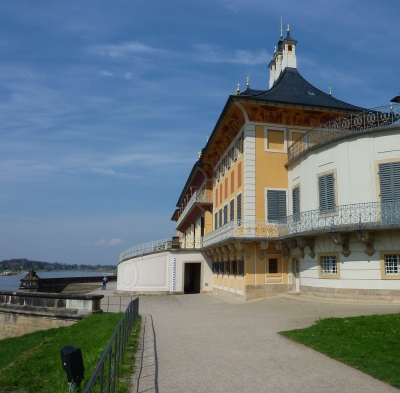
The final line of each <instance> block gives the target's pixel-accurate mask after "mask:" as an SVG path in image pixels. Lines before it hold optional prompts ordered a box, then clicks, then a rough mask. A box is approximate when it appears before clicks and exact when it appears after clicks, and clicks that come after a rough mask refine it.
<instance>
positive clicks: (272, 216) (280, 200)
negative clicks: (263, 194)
mask: <svg viewBox="0 0 400 393" xmlns="http://www.w3.org/2000/svg"><path fill="white" fill-rule="evenodd" d="M285 217H286V191H278V190H267V220H268V221H269V222H273V221H277V220H281V219H283V218H285Z"/></svg>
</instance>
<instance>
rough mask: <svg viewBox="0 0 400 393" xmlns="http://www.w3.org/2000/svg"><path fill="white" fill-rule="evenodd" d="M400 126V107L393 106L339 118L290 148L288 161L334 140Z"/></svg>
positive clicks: (313, 131)
mask: <svg viewBox="0 0 400 393" xmlns="http://www.w3.org/2000/svg"><path fill="white" fill-rule="evenodd" d="M399 125H400V105H398V104H391V105H388V106H382V107H379V108H375V109H368V110H365V111H363V112H357V113H350V114H347V115H345V116H341V117H337V118H335V119H333V120H330V121H328V122H326V123H322V124H320V125H319V126H317V127H315V128H313V129H311V130H310V131H308V132H306V133H305V134H304V135H303V136H302V137H301V138H299V139H298V140H297V141H296V142H294V143H293V144H292V145H291V146H290V147H289V148H288V161H289V162H290V161H292V160H294V159H295V158H297V157H299V156H301V155H302V154H303V153H304V152H306V151H307V150H309V149H311V148H315V147H316V146H320V145H323V144H325V143H328V142H330V141H332V140H335V139H338V138H343V137H347V136H349V135H352V134H360V133H365V132H370V131H372V130H374V129H385V128H389V127H393V126H399Z"/></svg>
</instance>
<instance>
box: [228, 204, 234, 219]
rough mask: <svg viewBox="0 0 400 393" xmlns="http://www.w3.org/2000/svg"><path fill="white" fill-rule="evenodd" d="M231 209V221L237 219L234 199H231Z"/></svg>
mask: <svg viewBox="0 0 400 393" xmlns="http://www.w3.org/2000/svg"><path fill="white" fill-rule="evenodd" d="M229 210H230V217H229V221H233V220H234V219H235V200H234V199H231V202H230V207H229Z"/></svg>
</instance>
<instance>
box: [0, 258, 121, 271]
mask: <svg viewBox="0 0 400 393" xmlns="http://www.w3.org/2000/svg"><path fill="white" fill-rule="evenodd" d="M32 265H33V266H35V270H37V271H40V270H42V271H43V270H45V271H52V270H75V269H76V270H99V269H106V270H113V269H116V265H85V264H80V265H78V264H76V263H75V264H73V265H70V264H66V263H60V262H43V261H33V260H30V259H26V258H19V259H5V260H3V261H0V271H2V270H11V271H19V270H29V268H30V267H31V266H32Z"/></svg>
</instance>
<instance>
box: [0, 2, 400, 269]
mask: <svg viewBox="0 0 400 393" xmlns="http://www.w3.org/2000/svg"><path fill="white" fill-rule="evenodd" d="M399 15H400V2H399V1H398V0H388V1H385V2H380V3H378V2H376V1H371V0H364V1H361V0H351V1H350V0H347V1H343V0H335V1H331V0H305V1H301V2H299V1H298V0H281V1H273V0H269V1H266V0H247V1H243V0H240V1H239V0H213V1H207V0H199V1H197V0H185V1H165V0H164V1H162V0H146V1H142V0H131V1H124V0H118V1H102V0H96V1H95V0H92V1H85V0H79V1H75V0H68V1H40V0H36V1H35V2H32V1H18V0H17V1H3V2H1V3H0V136H1V143H0V260H2V259H9V258H30V259H36V260H44V261H48V262H52V261H57V262H65V263H78V264H79V263H90V264H98V263H100V264H112V263H117V262H118V256H119V253H120V252H121V251H123V250H124V249H126V248H129V247H131V246H133V245H135V244H138V243H142V242H147V241H151V240H156V239H163V238H167V237H171V236H173V235H174V223H173V222H172V221H170V218H171V216H172V213H173V211H174V208H175V204H176V202H177V199H178V197H179V195H180V192H181V190H182V187H183V185H184V183H185V181H186V179H187V176H188V174H189V172H190V170H191V168H192V166H193V164H194V162H195V161H196V160H197V152H198V151H199V150H201V148H202V147H204V145H205V143H206V140H207V136H209V135H210V134H211V131H212V129H213V127H214V125H215V122H216V121H217V119H218V116H219V114H220V111H221V110H222V108H223V106H224V105H225V102H226V100H227V98H228V96H229V94H231V93H232V91H233V90H234V89H235V88H236V86H237V83H240V84H241V87H242V89H243V87H244V86H245V81H246V76H247V75H248V76H250V82H251V87H252V88H256V89H267V88H268V81H269V70H268V63H269V61H270V60H271V58H272V54H273V48H274V45H276V43H277V41H278V39H279V32H278V28H279V24H280V17H282V19H283V25H284V30H286V29H285V28H286V25H287V24H288V23H289V24H290V28H291V35H292V37H293V38H295V39H296V40H298V44H297V48H296V53H297V61H298V70H299V72H300V73H301V74H302V75H303V77H305V78H306V79H307V80H308V81H309V82H310V83H311V84H313V85H314V86H316V87H317V88H319V89H321V90H323V91H326V92H328V88H329V86H332V90H333V95H334V96H335V97H337V98H339V99H341V100H344V101H347V102H349V103H351V104H355V105H359V106H363V107H376V106H381V105H387V104H388V103H389V100H390V99H391V98H393V97H394V96H395V95H396V94H398V93H399V92H400V72H399V69H400V48H399V42H400V29H399V28H398V26H399Z"/></svg>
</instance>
